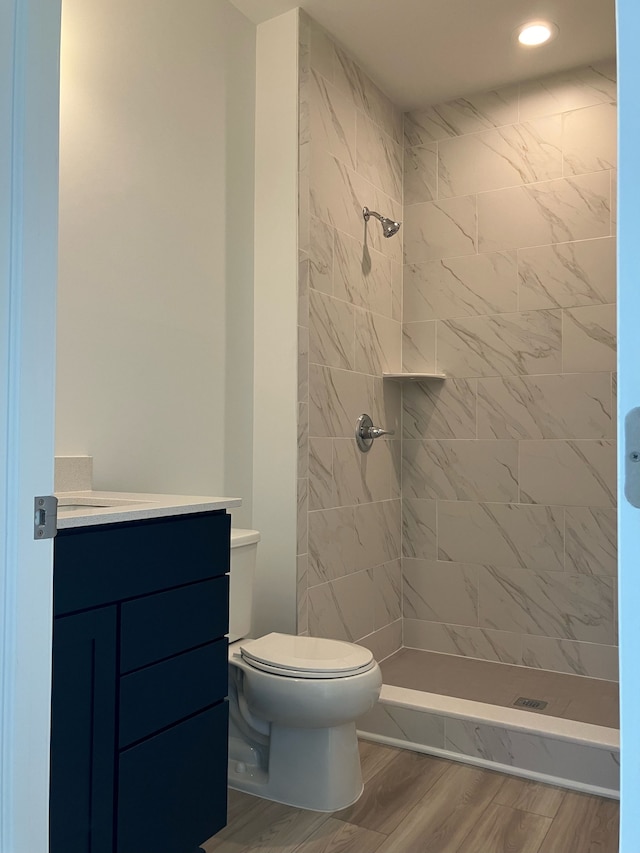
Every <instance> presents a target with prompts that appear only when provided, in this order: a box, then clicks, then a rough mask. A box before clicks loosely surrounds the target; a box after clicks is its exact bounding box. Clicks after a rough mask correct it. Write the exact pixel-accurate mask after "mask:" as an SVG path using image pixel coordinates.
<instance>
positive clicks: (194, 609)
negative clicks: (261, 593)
mask: <svg viewBox="0 0 640 853" xmlns="http://www.w3.org/2000/svg"><path fill="white" fill-rule="evenodd" d="M228 627H229V578H228V576H227V575H223V577H220V578H214V579H213V580H210V581H204V582H203V583H195V584H191V585H190V586H184V587H180V588H178V589H172V590H169V591H168V592H160V593H158V594H157V595H149V596H147V597H146V598H138V599H136V600H135V601H127V602H125V603H124V604H123V605H122V611H121V633H120V637H121V649H120V672H121V673H122V674H124V673H126V672H131V670H134V669H139V668H140V667H143V666H147V665H148V664H150V663H156V662H157V661H161V660H162V659H163V658H169V657H172V656H173V655H177V654H180V652H185V651H187V650H188V649H193V648H195V647H196V646H202V645H204V644H205V643H210V642H211V641H213V640H217V639H219V638H220V637H223V636H224V635H225V634H226V633H227V630H228Z"/></svg>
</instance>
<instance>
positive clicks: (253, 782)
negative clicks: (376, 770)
mask: <svg viewBox="0 0 640 853" xmlns="http://www.w3.org/2000/svg"><path fill="white" fill-rule="evenodd" d="M246 755H247V753H246V750H245V749H244V748H243V746H242V739H241V738H237V737H232V738H231V740H230V742H229V787H230V788H235V789H236V790H237V791H245V792H246V793H248V794H254V795H255V796H257V797H263V798H264V799H266V800H273V801H275V802H277V803H284V804H285V805H288V806H296V807H297V808H302V809H311V810H312V811H318V812H333V811H338V809H344V808H346V807H347V806H350V805H352V804H353V803H355V802H356V800H357V799H358V798H359V797H360V795H361V794H362V790H363V784H362V773H361V770H360V755H359V753H358V738H357V735H356V725H355V723H345V724H344V725H341V726H334V727H332V728H327V729H299V728H287V727H284V726H278V725H276V724H273V723H272V725H271V734H270V737H269V747H268V753H267V752H266V750H265V755H266V761H265V759H264V756H259V755H256V759H255V761H253V762H247V761H246V760H245V759H246ZM265 763H266V764H267V765H268V766H264V765H265Z"/></svg>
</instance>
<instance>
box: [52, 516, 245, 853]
mask: <svg viewBox="0 0 640 853" xmlns="http://www.w3.org/2000/svg"><path fill="white" fill-rule="evenodd" d="M229 536H230V519H229V516H228V515H227V514H226V513H225V512H209V513H198V514H193V515H185V516H173V517H168V518H160V519H152V520H146V521H137V522H136V521H131V522H126V523H117V524H104V525H99V526H95V527H80V528H72V529H68V530H61V531H59V533H58V536H57V537H56V539H55V545H54V555H55V558H54V617H55V618H54V626H53V689H52V722H51V798H50V853H193V851H194V850H195V849H196V848H197V847H198V846H199V845H200V844H202V843H203V842H204V841H206V840H207V839H208V838H209V837H210V836H211V835H213V834H215V833H216V832H217V831H218V830H219V829H221V828H222V827H223V826H224V825H225V823H226V810H227V802H226V793H227V726H228V706H227V699H226V696H227V640H226V637H225V634H226V633H227V629H228V602H229V586H228V571H229Z"/></svg>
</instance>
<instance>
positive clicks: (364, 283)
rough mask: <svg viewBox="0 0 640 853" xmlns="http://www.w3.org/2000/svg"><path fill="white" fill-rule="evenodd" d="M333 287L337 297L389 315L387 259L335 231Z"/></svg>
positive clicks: (368, 309)
mask: <svg viewBox="0 0 640 853" xmlns="http://www.w3.org/2000/svg"><path fill="white" fill-rule="evenodd" d="M333 290H334V296H336V297H337V298H338V299H343V300H344V301H345V302H351V303H353V304H354V305H357V306H358V307H359V308H366V309H367V311H373V312H375V313H376V314H383V315H384V316H385V317H391V315H392V281H391V261H390V260H389V259H388V258H386V257H384V255H381V254H380V253H379V252H376V251H375V250H374V249H370V247H369V246H367V245H365V244H363V243H362V242H360V241H358V240H355V239H353V238H352V237H348V236H347V235H346V234H342V233H341V232H339V231H338V232H336V236H335V253H334V266H333Z"/></svg>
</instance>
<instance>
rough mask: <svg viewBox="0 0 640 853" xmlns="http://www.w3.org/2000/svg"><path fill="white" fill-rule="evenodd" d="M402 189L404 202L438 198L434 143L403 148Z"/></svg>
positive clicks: (412, 202) (413, 202) (436, 156)
mask: <svg viewBox="0 0 640 853" xmlns="http://www.w3.org/2000/svg"><path fill="white" fill-rule="evenodd" d="M403 190H404V203H405V204H419V203H420V202H423V201H433V200H434V199H436V198H438V148H437V146H436V145H435V143H432V144H431V145H416V146H415V147H414V148H405V151H404V171H403Z"/></svg>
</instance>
